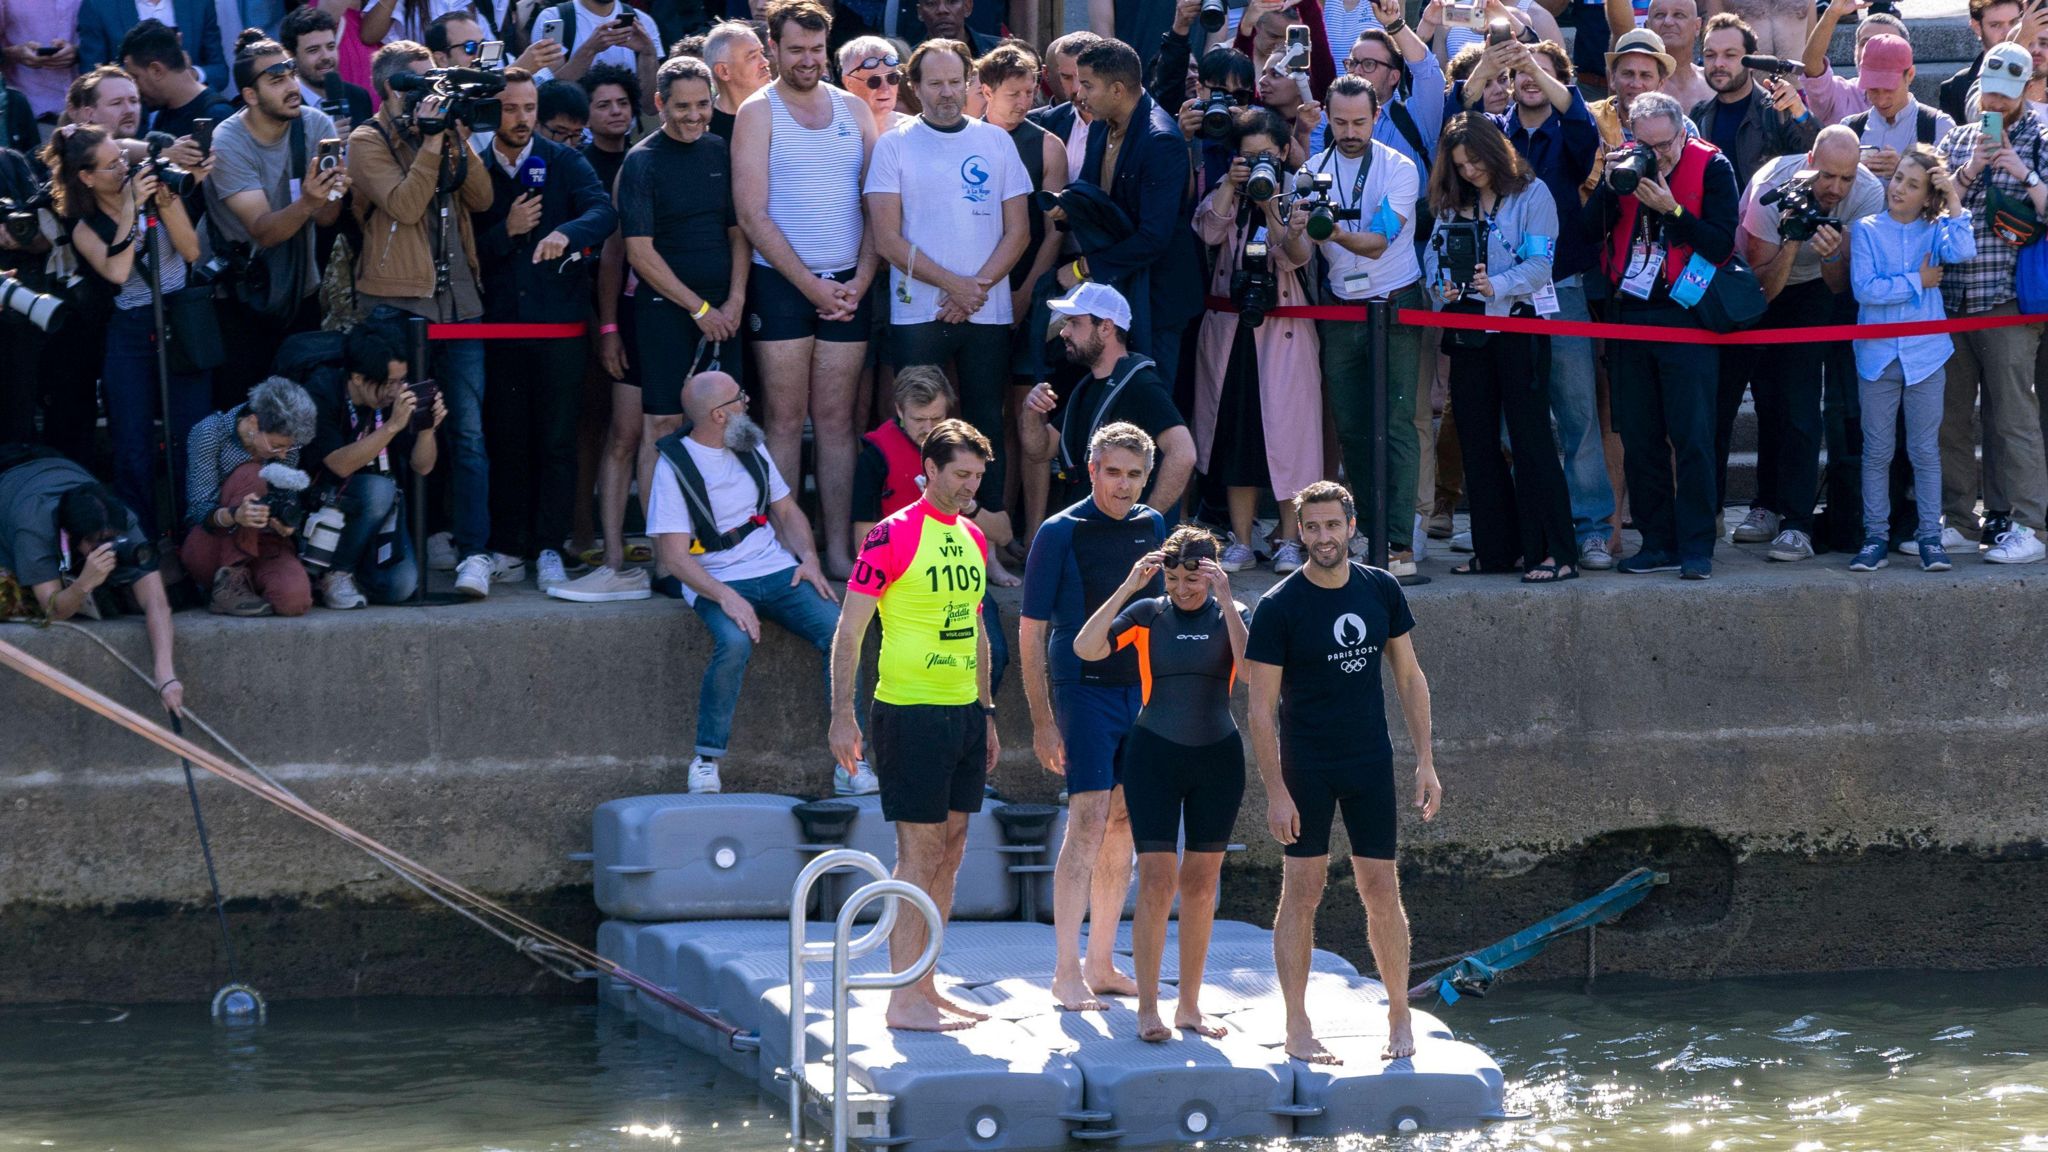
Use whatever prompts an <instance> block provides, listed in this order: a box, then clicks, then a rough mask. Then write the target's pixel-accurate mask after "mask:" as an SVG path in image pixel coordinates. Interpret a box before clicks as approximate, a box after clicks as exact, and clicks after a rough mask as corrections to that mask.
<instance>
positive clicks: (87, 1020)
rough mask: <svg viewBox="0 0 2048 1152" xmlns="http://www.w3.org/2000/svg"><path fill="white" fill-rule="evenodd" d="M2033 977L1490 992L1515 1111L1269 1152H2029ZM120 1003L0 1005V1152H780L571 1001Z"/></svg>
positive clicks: (630, 1031) (738, 1109)
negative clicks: (233, 1014)
mask: <svg viewBox="0 0 2048 1152" xmlns="http://www.w3.org/2000/svg"><path fill="white" fill-rule="evenodd" d="M2043 975H2044V973H2041V972H2012V973H1998V974H1976V973H1972V974H1967V975H1965V974H1875V975H1855V976H1844V977H1835V978H1827V979H1797V980H1767V981H1723V982H1717V983H1713V984H1684V985H1675V984H1656V983H1646V982H1624V981H1614V980H1609V981H1604V982H1603V983H1602V985H1601V987H1600V989H1599V991H1598V993H1597V994H1595V995H1592V996H1585V995H1581V994H1579V993H1577V992H1576V991H1569V990H1563V989H1551V988H1542V987H1536V986H1528V985H1513V984H1510V985H1508V986H1506V987H1504V988H1502V989H1501V990H1500V991H1499V992H1498V993H1496V994H1495V995H1494V996H1493V997H1492V998H1490V999H1488V1000H1484V1001H1478V1000H1468V1001H1466V1002H1464V1003H1462V1004H1460V1005H1458V1006H1457V1007H1455V1008H1451V1009H1446V1010H1442V1015H1443V1016H1444V1017H1445V1018H1446V1019H1447V1020H1448V1021H1449V1022H1450V1024H1451V1026H1452V1027H1453V1028H1455V1029H1457V1031H1458V1032H1459V1034H1460V1035H1461V1036H1462V1037H1464V1038H1466V1039H1469V1040H1471V1041H1473V1042H1474V1043H1477V1044H1480V1045H1481V1046H1483V1047H1485V1048H1486V1049H1488V1050H1489V1051H1490V1052H1492V1053H1493V1054H1494V1056H1495V1058H1496V1059H1497V1060H1499V1061H1500V1063H1501V1065H1502V1067H1503V1068H1504V1069H1506V1070H1507V1073H1508V1076H1509V1080H1510V1087H1509V1096H1508V1103H1509V1107H1510V1110H1511V1111H1513V1112H1515V1113H1517V1114H1520V1115H1522V1116H1525V1117H1526V1118H1525V1119H1521V1120H1517V1121H1514V1122H1511V1123H1506V1124H1500V1125H1496V1126H1494V1127H1493V1128H1490V1129H1487V1130H1484V1131H1481V1132H1471V1133H1457V1134H1439V1135H1429V1136H1420V1137H1403V1138H1397V1139H1385V1138H1378V1137H1352V1138H1345V1139H1341V1140H1337V1141H1325V1142H1320V1145H1319V1146H1314V1145H1296V1146H1293V1147H1292V1152H1380V1150H1388V1152H1465V1150H1485V1152H1496V1150H1502V1152H1505V1150H1523V1149H1542V1150H1545V1152H1570V1150H1573V1149H1658V1150H1664V1149H1683V1150H1702V1152H1720V1150H1734V1149H1759V1150H1768V1152H1859V1150H1871V1152H1879V1150H1881V1152H1898V1150H1904V1149H1958V1150H1963V1149H1968V1150H1973V1152H1974V1150H1981V1149H2019V1150H2030V1152H2048V992H2044V991H2043V990H2042V989H2043V984H2042V976H2043ZM118 1011H119V1010H118V1009H111V1010H110V1009H108V1008H105V1007H93V1006H67V1007H63V1008H35V1009H12V1010H10V1009H0V1149H14V1148H41V1147H55V1148H60V1149H62V1148H88V1147H89V1148H97V1149H116V1150H128V1149H136V1150H149V1152H184V1150H187V1149H191V1150H194V1152H198V1150H205V1152H242V1150H250V1152H256V1150H261V1152H272V1150H275V1149H283V1148H293V1149H308V1150H313V1152H323V1150H326V1149H334V1150H337V1152H338V1150H342V1149H347V1150H348V1152H401V1150H403V1152H439V1150H443V1149H446V1150H451V1152H453V1150H464V1152H484V1150H493V1152H496V1150H502V1152H543V1150H553V1149H578V1150H590V1152H652V1150H653V1149H656V1148H700V1149H709V1148H716V1149H718V1152H784V1150H786V1149H788V1148H789V1140H788V1125H787V1122H786V1120H785V1119H784V1118H783V1117H782V1115H781V1113H780V1110H779V1109H778V1108H776V1107H775V1106H774V1105H773V1103H772V1102H771V1101H768V1100H765V1099H763V1098H762V1097H760V1096H759V1094H758V1093H757V1091H756V1089H755V1087H754V1085H753V1083H752V1082H751V1081H748V1080H745V1079H743V1078H741V1077H738V1076H735V1075H733V1074H731V1073H729V1072H727V1071H725V1070H724V1069H722V1068H721V1067H719V1065H718V1064H717V1063H716V1062H715V1061H713V1060H710V1059H707V1058H705V1057H702V1056H699V1055H696V1054H694V1053H690V1052H687V1051H684V1050H682V1049H681V1048H680V1047H679V1046H678V1045H676V1044H675V1043H674V1042H673V1041H671V1040H669V1039H668V1038H667V1037H663V1036H659V1035H654V1034H651V1033H649V1034H644V1035H643V1034H642V1033H641V1032H640V1031H639V1030H638V1029H637V1028H636V1027H635V1026H634V1025H633V1024H632V1023H631V1022H630V1021H629V1020H626V1019H624V1018H622V1017H620V1016H618V1015H616V1014H613V1013H609V1012H604V1011H600V1010H599V1009H597V1008H595V1007H591V1006H587V1005H577V1004H565V1003H561V1002H551V1001H528V1000H512V1001H507V1000H468V999H447V1000H367V1001H350V1002H314V1003H303V1002H302V1003H292V1002H286V1003H280V1004H274V1005H272V1007H271V1016H270V1023H269V1024H267V1025H265V1026H264V1027H263V1028H260V1029H256V1030H251V1031H235V1032H230V1031H227V1030H224V1029H218V1028H216V1027H215V1026H214V1025H213V1024H212V1023H211V1022H210V1021H209V1020H208V1019H207V1017H206V1013H205V1009H204V1006H200V1005H192V1006H145V1007H138V1008H135V1009H133V1010H132V1013H131V1014H130V1015H129V1016H128V1017H127V1018H126V1019H119V1020H117V1019H116V1017H117V1016H118ZM815 1144H816V1142H815V1141H812V1142H807V1145H810V1146H815ZM1283 1147H1288V1146H1287V1145H1280V1144H1276V1145H1274V1146H1273V1148H1274V1152H1277V1150H1278V1149H1279V1148H1283ZM1237 1152H1265V1150H1264V1149H1260V1150H1253V1149H1250V1148H1243V1149H1239V1150H1237Z"/></svg>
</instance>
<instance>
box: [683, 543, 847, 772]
mask: <svg viewBox="0 0 2048 1152" xmlns="http://www.w3.org/2000/svg"><path fill="white" fill-rule="evenodd" d="M795 573H796V569H794V568H784V569H783V570H782V571H780V572H772V573H770V574H768V575H766V576H755V577H753V578H751V579H746V580H728V581H726V582H725V583H726V587H728V588H731V589H732V590H733V591H735V592H737V593H739V594H740V596H741V597H742V598H743V599H745V600H746V602H747V603H748V604H750V605H752V606H753V609H754V614H755V615H756V616H758V617H760V618H761V620H762V622H763V623H766V622H767V621H770V620H773V621H774V622H775V623H777V624H780V625H782V626H783V627H784V628H787V629H788V630H789V631H791V632H794V633H796V634H797V635H798V636H801V637H803V638H804V639H805V640H807V641H809V642H810V644H811V646H812V647H814V648H816V649H817V650H818V656H819V663H820V666H821V668H822V670H823V673H824V675H823V677H822V679H821V681H820V685H819V695H820V696H821V697H825V698H826V703H827V705H828V706H829V704H830V699H829V697H830V692H831V683H832V634H833V633H834V632H836V631H838V629H839V605H837V604H834V603H833V602H832V601H830V600H827V599H825V598H824V597H823V596H820V595H818V590H817V589H816V588H813V587H811V586H810V585H809V584H806V583H802V582H798V583H797V584H796V585H795V586H791V584H790V582H789V581H790V577H791V576H792V575H794V574H795ZM693 607H695V608H696V609H697V615H699V616H701V617H703V618H704V627H706V628H708V629H710V630H711V662H710V663H709V664H707V665H705V668H704V688H703V690H702V691H701V692H699V693H698V695H697V755H699V756H702V757H703V758H705V759H706V760H717V759H719V758H721V757H723V756H724V755H725V746H726V744H727V742H728V741H730V740H731V739H732V716H733V713H734V712H735V711H737V710H738V709H739V706H740V682H741V680H742V679H744V678H745V676H746V672H747V661H748V660H749V659H751V658H752V657H753V655H754V642H753V641H752V640H749V639H747V634H746V632H745V631H744V630H742V629H741V628H740V626H739V625H738V624H737V623H735V622H734V621H733V618H732V617H730V616H728V615H726V614H725V609H723V608H720V607H719V606H718V605H717V604H716V603H714V602H713V601H712V599H711V597H709V596H699V597H697V600H696V603H695V604H694V605H693Z"/></svg>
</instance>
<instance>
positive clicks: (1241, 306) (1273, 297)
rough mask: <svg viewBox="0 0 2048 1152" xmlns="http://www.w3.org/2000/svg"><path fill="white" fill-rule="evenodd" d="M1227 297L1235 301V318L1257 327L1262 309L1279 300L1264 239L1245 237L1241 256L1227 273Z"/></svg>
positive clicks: (1269, 307)
mask: <svg viewBox="0 0 2048 1152" xmlns="http://www.w3.org/2000/svg"><path fill="white" fill-rule="evenodd" d="M1230 300H1231V303H1233V304H1236V305H1237V322H1238V323H1239V324H1242V325H1244V326H1245V327H1247V328H1257V327H1258V326H1259V325H1261V324H1264V323H1265V322H1266V313H1267V312H1269V311H1271V310H1273V309H1274V308H1275V307H1277V306H1278V305H1279V303H1280V282H1279V281H1278V280H1276V279H1274V278H1273V261H1272V258H1271V256H1270V255H1269V254H1268V253H1267V251H1266V242H1265V241H1264V240H1247V241H1245V245H1244V256H1243V257H1242V258H1241V259H1239V260H1238V262H1237V271H1236V272H1235V273H1233V274H1232V275H1231V277H1230Z"/></svg>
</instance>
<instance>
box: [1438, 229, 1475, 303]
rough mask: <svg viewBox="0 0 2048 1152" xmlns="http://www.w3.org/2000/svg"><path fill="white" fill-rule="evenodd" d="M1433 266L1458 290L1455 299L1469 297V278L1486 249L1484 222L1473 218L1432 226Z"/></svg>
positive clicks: (1470, 278) (1470, 289) (1470, 287)
mask: <svg viewBox="0 0 2048 1152" xmlns="http://www.w3.org/2000/svg"><path fill="white" fill-rule="evenodd" d="M1435 243H1436V250H1437V266H1438V267H1439V268H1442V269H1443V274H1444V282H1445V284H1447V285H1448V286H1450V287H1453V288H1456V289H1457V290H1458V298H1459V300H1461V301H1463V300H1468V299H1470V298H1471V296H1472V280H1473V276H1474V274H1475V273H1477V272H1478V271H1479V265H1480V262H1481V260H1482V259H1483V257H1482V255H1481V254H1482V253H1483V252H1485V250H1486V225H1485V224H1483V223H1481V222H1480V221H1477V220H1446V221H1443V222H1442V223H1440V224H1438V225H1437V229H1436V241H1435Z"/></svg>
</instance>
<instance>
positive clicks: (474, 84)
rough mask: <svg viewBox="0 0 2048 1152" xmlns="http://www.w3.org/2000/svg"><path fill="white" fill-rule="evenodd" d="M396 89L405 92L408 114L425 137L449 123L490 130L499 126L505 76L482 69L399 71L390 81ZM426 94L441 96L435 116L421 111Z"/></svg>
mask: <svg viewBox="0 0 2048 1152" xmlns="http://www.w3.org/2000/svg"><path fill="white" fill-rule="evenodd" d="M390 84H391V90H392V91H393V92H403V93H406V95H407V97H408V99H407V101H406V104H407V110H408V114H409V115H410V116H411V118H412V122H413V126H414V127H416V128H418V129H419V130H420V134H421V135H423V136H432V135H434V134H436V133H438V132H444V131H446V130H447V128H448V126H449V125H450V124H454V123H457V122H460V123H463V124H467V125H469V127H470V130H471V131H472V132H491V131H495V130H496V129H497V127H498V111H499V103H498V93H500V92H503V91H504V90H505V78H504V77H503V76H501V75H499V74H498V73H496V72H486V71H484V70H483V69H481V68H436V69H434V70H433V71H431V72H398V73H394V74H393V75H392V77H391V80H390ZM427 96H439V97H440V98H441V112H440V114H439V115H436V116H422V115H420V114H419V105H420V101H421V100H422V99H424V98H426V97H427Z"/></svg>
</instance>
